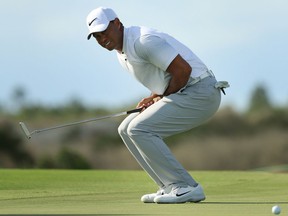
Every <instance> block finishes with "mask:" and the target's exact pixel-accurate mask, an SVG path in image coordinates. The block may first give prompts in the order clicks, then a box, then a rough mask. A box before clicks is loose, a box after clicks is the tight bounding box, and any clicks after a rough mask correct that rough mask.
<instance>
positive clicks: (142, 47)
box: [134, 35, 178, 71]
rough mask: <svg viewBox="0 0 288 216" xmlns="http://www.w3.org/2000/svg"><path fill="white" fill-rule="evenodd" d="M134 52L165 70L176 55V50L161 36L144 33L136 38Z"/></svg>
mask: <svg viewBox="0 0 288 216" xmlns="http://www.w3.org/2000/svg"><path fill="white" fill-rule="evenodd" d="M134 46H135V52H136V54H137V55H138V56H139V57H140V58H142V59H144V60H146V61H148V62H150V63H151V64H153V65H155V66H156V67H159V68H160V69H161V70H163V71H166V70H167V68H168V66H169V65H170V64H171V62H172V61H173V60H174V58H175V57H176V56H177V55H178V52H177V51H176V50H175V49H174V48H173V47H172V46H171V45H170V44H169V43H168V42H167V41H166V40H165V39H163V38H161V37H158V36H156V35H144V36H141V37H140V38H139V39H137V40H136V42H135V44H134Z"/></svg>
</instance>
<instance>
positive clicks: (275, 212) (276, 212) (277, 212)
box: [272, 205, 281, 215]
mask: <svg viewBox="0 0 288 216" xmlns="http://www.w3.org/2000/svg"><path fill="white" fill-rule="evenodd" d="M272 213H273V214H275V215H278V214H280V213H281V208H280V207H279V206H278V205H275V206H273V207H272Z"/></svg>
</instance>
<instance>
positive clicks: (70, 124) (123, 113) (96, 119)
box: [19, 107, 143, 139]
mask: <svg viewBox="0 0 288 216" xmlns="http://www.w3.org/2000/svg"><path fill="white" fill-rule="evenodd" d="M142 110H143V107H141V108H137V109H132V110H128V111H124V112H120V113H116V114H113V115H108V116H102V117H98V118H92V119H86V120H82V121H77V122H72V123H68V124H62V125H58V126H54V127H49V128H43V129H38V130H34V131H32V132H30V131H29V130H28V128H27V126H26V125H25V123H24V122H19V125H20V127H21V129H22V131H23V132H24V134H25V135H26V137H27V138H28V139H31V137H32V135H33V134H37V133H42V132H44V131H49V130H55V129H58V128H63V127H70V126H73V125H78V124H84V123H87V122H92V121H98V120H102V119H107V118H113V117H118V116H123V115H128V114H131V113H137V112H141V111H142Z"/></svg>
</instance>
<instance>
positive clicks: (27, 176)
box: [0, 169, 288, 216]
mask: <svg viewBox="0 0 288 216" xmlns="http://www.w3.org/2000/svg"><path fill="white" fill-rule="evenodd" d="M191 174H193V176H194V177H195V178H196V180H197V181H199V182H201V184H202V186H203V187H204V190H205V193H206V196H207V198H206V200H205V201H204V202H202V203H198V204H192V203H186V204H172V205H166V204H162V205H161V204H143V203H141V201H140V197H141V196H142V195H143V194H145V193H150V192H154V191H156V190H157V188H156V186H155V185H154V183H153V182H152V180H150V178H149V177H148V176H147V175H146V174H145V173H144V172H143V171H111V170H107V171H100V170H88V171H87V170H85V171H82V170H77V171H75V170H9V169H8V170H6V169H2V170H0V176H1V177H0V214H92V215H101V214H105V215H197V216H202V215H203V216H208V215H209V216H214V215H219V216H220V215H221V216H224V215H229V216H232V215H233V216H237V215H241V216H243V215H261V216H265V215H272V213H271V208H272V206H273V205H276V204H278V205H280V207H281V208H282V214H283V215H288V174H284V173H268V172H256V171H255V172H254V171H253V172H252V171H251V172H237V171H197V172H191Z"/></svg>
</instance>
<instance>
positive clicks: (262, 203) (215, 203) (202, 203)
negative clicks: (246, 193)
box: [199, 201, 288, 205]
mask: <svg viewBox="0 0 288 216" xmlns="http://www.w3.org/2000/svg"><path fill="white" fill-rule="evenodd" d="M199 204H201V205H205V204H212V205H220V204H224V205H267V204H271V205H273V204H288V201H280V202H274V201H273V202H253V201H252V202H248V201H247V202H232V201H227V202H226V201H221V202H201V203H199Z"/></svg>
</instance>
